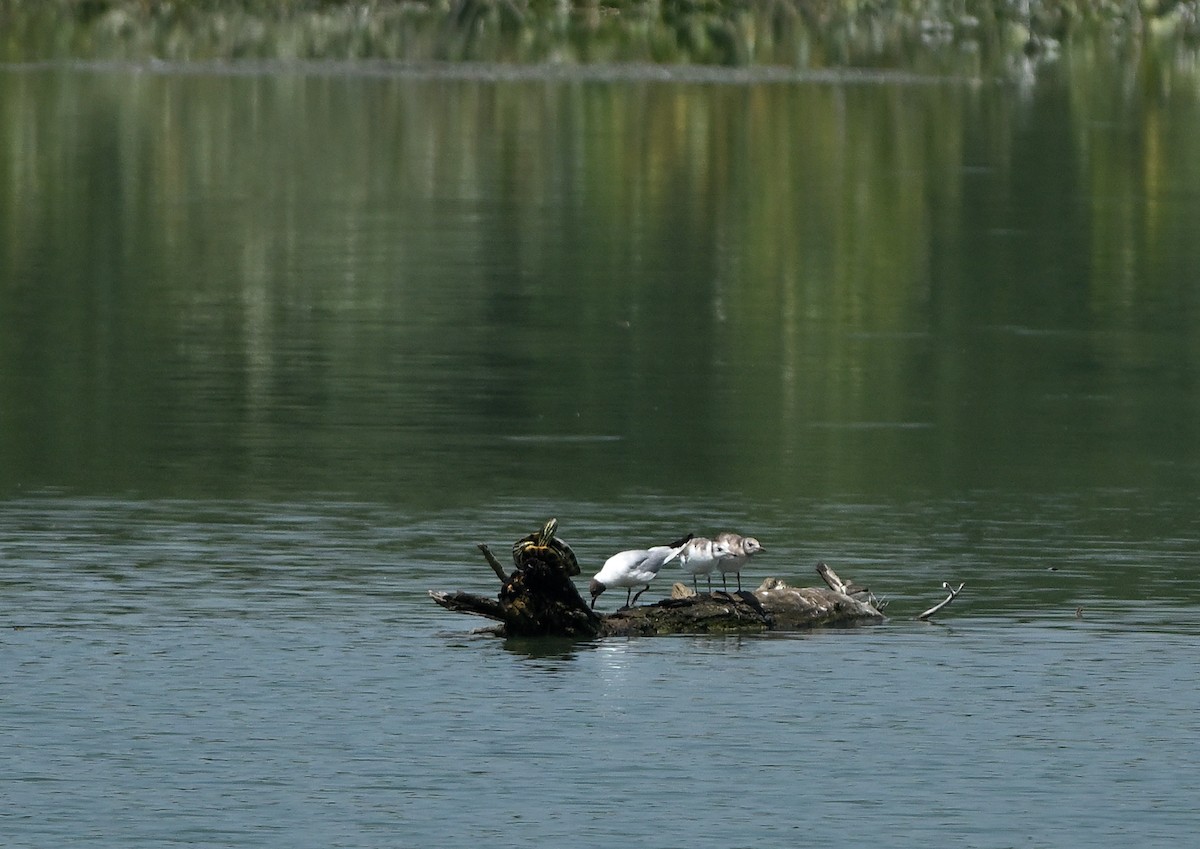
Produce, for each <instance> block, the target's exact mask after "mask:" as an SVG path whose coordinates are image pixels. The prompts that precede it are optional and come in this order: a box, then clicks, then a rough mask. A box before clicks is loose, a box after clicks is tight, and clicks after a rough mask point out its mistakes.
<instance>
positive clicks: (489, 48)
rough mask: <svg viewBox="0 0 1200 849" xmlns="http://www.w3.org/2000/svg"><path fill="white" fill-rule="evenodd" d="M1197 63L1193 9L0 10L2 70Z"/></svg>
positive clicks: (960, 0)
mask: <svg viewBox="0 0 1200 849" xmlns="http://www.w3.org/2000/svg"><path fill="white" fill-rule="evenodd" d="M1073 50H1082V51H1086V52H1087V53H1088V54H1089V55H1093V56H1097V57H1098V58H1100V59H1102V60H1104V61H1108V60H1111V61H1113V62H1131V61H1132V62H1142V61H1144V60H1145V57H1146V56H1147V55H1148V54H1152V55H1153V56H1155V57H1157V60H1158V61H1168V62H1171V63H1180V62H1182V63H1184V64H1186V65H1188V66H1191V67H1195V66H1196V65H1197V63H1198V59H1197V56H1198V55H1200V0H1189V1H1188V2H1172V0H1143V2H1137V0H1134V2H1129V0H1120V2H1085V0H1032V2H1017V1H1016V0H1012V2H1001V3H995V2H981V1H980V0H957V2H954V0H890V2H889V0H874V2H871V0H741V2H721V1H720V0H651V2H634V1H633V0H613V2H607V3H601V2H586V0H585V1H584V2H580V0H563V2H553V1H552V0H454V2H449V0H431V1H430V2H426V0H359V2H344V1H343V0H323V1H322V0H274V2H267V0H176V2H157V1H156V0H0V61H5V62H35V61H55V60H66V59H77V60H78V59H83V60H124V61H147V60H162V61H168V62H188V61H206V60H238V59H272V60H288V59H338V60H356V59H386V60H397V61H410V62H422V61H451V62H453V61H489V62H506V63H561V64H592V63H623V62H646V63H656V64H685V63H688V64H701V65H722V66H735V67H745V66H754V65H771V66H782V67H788V68H795V69H825V68H873V69H895V70H909V71H918V72H921V73H953V74H972V75H982V76H989V75H996V74H1002V73H1004V72H1005V70H1011V69H1012V68H1014V67H1018V66H1019V67H1026V68H1027V67H1029V66H1030V65H1034V66H1036V65H1038V64H1040V63H1045V62H1053V61H1055V60H1057V59H1058V57H1059V56H1060V55H1063V54H1066V53H1068V52H1070V51H1073Z"/></svg>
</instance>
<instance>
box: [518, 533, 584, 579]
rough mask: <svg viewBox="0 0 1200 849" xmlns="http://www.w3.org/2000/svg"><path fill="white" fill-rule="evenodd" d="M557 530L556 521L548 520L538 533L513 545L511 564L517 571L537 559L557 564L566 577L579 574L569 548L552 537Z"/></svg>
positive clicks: (577, 565)
mask: <svg viewBox="0 0 1200 849" xmlns="http://www.w3.org/2000/svg"><path fill="white" fill-rule="evenodd" d="M556 530H558V519H549V520H547V522H546V524H545V525H543V526H542V529H541V530H540V531H535V532H534V533H532V534H530V535H529V536H526V537H522V538H521V539H519V540H517V541H516V542H514V543H513V563H514V564H515V565H516V567H517V568H518V569H520V568H521V567H522V566H524V565H525V563H526V562H527V561H529V560H533V559H535V558H536V559H538V560H542V561H545V562H549V563H557V564H558V565H559V566H561V567H562V568H563V570H564V571H566V573H567V574H568V575H578V574H579V561H578V560H576V559H575V552H574V551H572V550H571V546H569V545H567V544H566V543H565V542H563V541H562V540H561V539H559V538H558V537H556V536H555V535H554V532H555V531H556Z"/></svg>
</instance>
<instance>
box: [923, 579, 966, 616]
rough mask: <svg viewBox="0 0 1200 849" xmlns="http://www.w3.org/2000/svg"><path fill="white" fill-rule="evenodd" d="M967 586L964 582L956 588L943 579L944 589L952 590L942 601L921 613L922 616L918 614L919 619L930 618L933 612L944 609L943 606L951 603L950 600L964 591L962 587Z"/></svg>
mask: <svg viewBox="0 0 1200 849" xmlns="http://www.w3.org/2000/svg"><path fill="white" fill-rule="evenodd" d="M965 586H966V584H965V583H963V584H959V585H958V589H954V587H952V586H950V585H949V584H948V583H946V582H945V581H942V589H944V590H949V591H950V595H948V596H946V598H945V599H943V600H942V601H940V602H938V603H937V604H935V605H934V606H933V607H931V608H929V609H928V610H926V611H925V612H924V613H922V614H921V615H920V616H918V617H917V618H918V619H928V618H929V617H930V616H932V615H933V614H935V613H937V612H938V611H939V610H941V609H942V608H943V607H945V606H946V605H947V604H949V603H950V602H952V601H954V599H956V598H958V594H959V593H960V592H962V588H963V587H965Z"/></svg>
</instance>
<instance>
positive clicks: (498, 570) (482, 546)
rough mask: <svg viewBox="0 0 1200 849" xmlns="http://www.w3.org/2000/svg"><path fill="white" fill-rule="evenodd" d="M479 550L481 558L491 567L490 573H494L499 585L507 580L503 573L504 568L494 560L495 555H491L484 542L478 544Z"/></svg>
mask: <svg viewBox="0 0 1200 849" xmlns="http://www.w3.org/2000/svg"><path fill="white" fill-rule="evenodd" d="M478 548H479V550H480V551H482V552H483V556H484V557H486V558H487V562H488V565H489V566H491V567H492V571H493V572H495V573H496V577H497V578H499V579H500V583H502V584H503V583H504V582H505V581H507V580H508V575H507V574H505V572H504V567H503V566H501V565H500V561H499V560H497V559H496V555H494V554H492V550H491V549H490V548H488V547H487V543H486V542H481V543H479V546H478Z"/></svg>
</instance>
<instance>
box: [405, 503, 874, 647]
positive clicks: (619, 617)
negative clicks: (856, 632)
mask: <svg viewBox="0 0 1200 849" xmlns="http://www.w3.org/2000/svg"><path fill="white" fill-rule="evenodd" d="M551 521H553V520H551ZM546 527H551V525H550V524H549V523H547V526H546ZM479 550H480V551H481V552H482V553H483V555H484V557H486V558H487V561H488V563H489V565H490V566H491V567H492V570H493V571H494V572H495V573H496V575H497V576H498V577H500V579H501V586H500V593H499V595H498V598H496V599H491V598H486V597H483V596H477V595H471V594H470V593H463V592H457V593H445V592H436V591H434V590H430V591H429V595H430V596H431V597H432V598H433V600H434V601H435V602H436V603H437V604H439V605H441V606H442V607H444V608H446V609H447V610H453V611H456V612H459V613H469V614H472V615H476V616H484V617H487V618H489V619H495V620H497V621H499V622H501V623H502V624H501V625H500V626H498V628H497V629H496V630H497V633H499V634H501V635H503V636H506V637H532V636H560V637H575V638H582V639H589V638H593V637H609V636H631V635H640V636H655V635H665V634H712V633H725V634H730V633H742V634H746V633H761V632H765V631H794V630H804V629H808V628H815V627H823V626H834V625H853V624H860V623H869V622H879V621H882V620H883V618H884V616H883V613H882V612H881V608H882V607H883V605H882V604H880V603H879V602H878V601H877V600H876V599H875V597H874V596H873V595H872V594H871V592H870V591H869V590H866V589H863V588H858V587H853V586H851V585H850V584H848V583H846V582H844V581H842V580H841V579H840V578H838V577H837V575H835V574H834V573H833V570H831V569H830V568H829V567H828V566H826V565H825V564H824V563H819V564H817V572H818V574H820V575H821V577H822V578H823V579H824V580H825V583H826V584H828V585H829V588H828V589H826V588H825V587H804V588H797V587H790V586H788V585H787V584H786V583H784V582H783V581H781V580H779V579H777V578H768V579H767V580H765V581H763V583H762V585H761V586H759V588H758V589H757V590H755V591H754V592H738V593H727V592H713V593H706V594H703V595H697V594H695V593H693V592H692V591H691V590H690V589H689V588H687V587H685V586H684V585H683V584H676V585H675V587H674V590H673V594H672V597H671V598H668V599H664V600H662V601H659V602H656V603H654V604H647V605H642V606H640V607H630V608H621V609H620V610H618V611H616V612H615V613H611V614H609V615H607V616H603V615H600V614H597V613H596V612H595V611H593V610H592V609H591V608H590V607H589V606H588V605H587V603H586V602H584V600H583V597H582V596H581V595H580V594H579V590H578V589H577V588H576V587H575V584H574V582H572V581H571V578H570V574H571V569H572V567H573V568H575V569H576V570H577V569H578V567H577V566H574V564H572V563H567V562H565V560H564V559H563V558H560V557H557V556H555V553H554V552H552V551H550V550H548V549H546V548H541V549H539V550H537V551H536V552H535V553H534V554H531V555H529V556H521V555H519V554H518V553H516V552H514V562H515V563H516V569H515V570H514V571H513V572H512V573H511V574H506V573H505V571H504V568H503V567H502V566H501V565H500V563H499V562H498V561H497V560H496V558H495V557H494V556H493V555H492V552H491V551H490V550H489V549H488V547H487V546H486V545H484V544H480V545H479ZM567 550H568V551H569V548H568V549H567Z"/></svg>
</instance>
